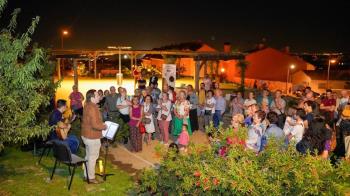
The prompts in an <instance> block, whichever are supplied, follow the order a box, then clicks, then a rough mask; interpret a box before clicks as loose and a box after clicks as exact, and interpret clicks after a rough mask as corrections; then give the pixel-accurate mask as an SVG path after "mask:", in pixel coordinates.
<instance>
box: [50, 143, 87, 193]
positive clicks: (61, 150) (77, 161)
mask: <svg viewBox="0 0 350 196" xmlns="http://www.w3.org/2000/svg"><path fill="white" fill-rule="evenodd" d="M52 144H53V147H52V149H53V155H54V157H55V159H56V160H55V165H54V167H53V170H52V174H51V178H50V180H52V178H53V175H54V173H55V170H56V166H57V162H60V163H63V164H66V165H68V171H69V174H70V175H71V178H70V181H69V185H68V190H70V187H71V185H72V181H73V177H74V174H75V168H76V167H77V166H81V165H82V164H84V166H85V170H86V175H87V176H86V177H87V178H86V179H87V182H88V183H90V182H89V175H88V172H87V165H86V162H87V161H86V160H84V159H83V158H81V157H79V156H77V155H75V154H72V153H71V151H70V149H69V147H68V144H67V143H66V142H64V141H60V140H52ZM70 167H73V171H72V172H71V169H70Z"/></svg>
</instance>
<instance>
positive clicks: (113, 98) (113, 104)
mask: <svg viewBox="0 0 350 196" xmlns="http://www.w3.org/2000/svg"><path fill="white" fill-rule="evenodd" d="M118 97H119V96H118V94H114V95H112V94H110V95H108V96H107V97H106V101H105V108H106V109H107V110H108V112H117V111H118V109H117V99H118Z"/></svg>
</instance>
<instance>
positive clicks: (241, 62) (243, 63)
mask: <svg viewBox="0 0 350 196" xmlns="http://www.w3.org/2000/svg"><path fill="white" fill-rule="evenodd" d="M236 66H237V67H239V69H240V72H241V92H242V95H244V90H245V86H244V80H245V71H246V69H247V66H248V62H247V61H245V60H239V61H238V63H237V65H236Z"/></svg>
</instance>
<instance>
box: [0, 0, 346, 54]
mask: <svg viewBox="0 0 350 196" xmlns="http://www.w3.org/2000/svg"><path fill="white" fill-rule="evenodd" d="M210 2H211V3H205V2H204V1H203V0H202V1H195V2H190V1H162V2H156V1H140V2H138V1H117V0H110V1H107V0H93V1H92V0H70V1H68V0H60V1H58V0H45V1H44V0H10V1H9V2H8V6H7V8H6V10H5V13H4V14H3V17H2V22H4V21H6V19H8V17H9V15H10V14H11V12H12V10H13V9H14V8H16V7H20V8H22V13H21V15H20V17H19V21H18V23H19V27H22V29H23V27H26V26H28V25H29V23H30V20H31V18H33V17H34V16H37V15H38V16H40V17H41V20H40V23H39V26H38V28H37V29H36V33H35V35H34V37H33V39H34V41H36V42H39V44H40V45H41V46H45V47H53V48H57V47H60V34H59V33H60V29H62V28H64V27H66V28H69V29H70V32H71V35H70V36H69V38H66V39H65V42H64V43H65V48H106V47H107V46H108V45H130V46H132V47H133V48H134V49H151V48H153V47H159V46H162V45H167V44H171V43H181V42H186V41H195V40H201V41H203V42H206V43H208V44H209V45H211V46H213V47H216V48H218V49H220V50H222V45H223V43H224V42H231V44H232V46H233V48H235V49H239V50H246V49H251V48H252V47H254V45H255V44H256V43H258V42H260V41H261V40H262V38H266V40H267V44H268V45H269V46H272V47H275V48H282V47H284V46H286V45H289V46H290V48H291V51H292V52H314V51H317V52H323V51H330V52H350V27H349V26H350V17H349V14H350V9H349V8H350V6H349V3H346V1H340V2H336V1H329V2H328V3H327V2H326V1H325V2H326V3H320V2H318V1H307V0H305V2H308V3H305V2H303V1H279V2H280V3H272V2H270V3H266V2H267V1H259V2H253V1H248V2H247V3H242V2H243V1H229V0H227V1H219V0H215V1H212V0H211V1H210Z"/></svg>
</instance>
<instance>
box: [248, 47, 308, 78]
mask: <svg viewBox="0 0 350 196" xmlns="http://www.w3.org/2000/svg"><path fill="white" fill-rule="evenodd" d="M246 60H247V61H248V62H249V65H248V68H247V70H246V77H247V78H256V79H261V80H272V81H285V80H286V79H287V71H288V66H290V65H291V64H294V65H295V69H294V70H293V72H296V71H299V70H306V69H307V63H306V62H304V61H302V60H300V59H298V58H296V57H293V56H290V55H288V54H285V53H283V52H280V51H278V50H275V49H272V48H266V49H263V50H260V51H257V52H254V53H251V54H249V55H247V56H246Z"/></svg>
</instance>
